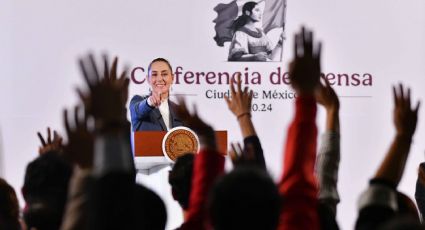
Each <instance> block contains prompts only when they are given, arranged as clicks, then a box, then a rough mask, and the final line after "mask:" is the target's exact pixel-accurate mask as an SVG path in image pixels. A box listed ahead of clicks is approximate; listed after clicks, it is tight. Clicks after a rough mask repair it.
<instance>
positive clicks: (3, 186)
mask: <svg viewBox="0 0 425 230" xmlns="http://www.w3.org/2000/svg"><path fill="white" fill-rule="evenodd" d="M0 229H7V230H20V229H21V224H20V218H19V202H18V198H17V197H16V193H15V190H14V189H13V188H12V186H10V185H9V184H8V183H7V182H6V181H5V180H4V179H3V178H0Z"/></svg>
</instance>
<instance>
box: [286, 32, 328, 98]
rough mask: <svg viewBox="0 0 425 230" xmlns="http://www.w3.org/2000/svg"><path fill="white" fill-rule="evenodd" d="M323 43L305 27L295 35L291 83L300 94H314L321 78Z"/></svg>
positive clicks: (290, 68)
mask: <svg viewBox="0 0 425 230" xmlns="http://www.w3.org/2000/svg"><path fill="white" fill-rule="evenodd" d="M320 53H321V44H320V43H318V44H315V43H314V40H313V32H311V31H309V30H306V29H305V28H304V27H303V28H302V29H301V32H300V33H298V34H296V35H295V43H294V60H293V61H292V62H291V64H290V66H289V76H290V79H291V85H292V87H293V88H294V89H295V91H296V92H297V93H298V94H313V92H314V90H315V88H316V86H317V85H318V84H319V79H320V71H321V70H320Z"/></svg>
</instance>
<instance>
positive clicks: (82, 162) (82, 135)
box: [63, 106, 94, 169]
mask: <svg viewBox="0 0 425 230" xmlns="http://www.w3.org/2000/svg"><path fill="white" fill-rule="evenodd" d="M79 114H80V113H79V107H78V106H76V107H75V108H74V126H73V127H72V126H71V124H70V120H69V118H68V111H67V110H66V109H65V110H64V111H63V121H64V126H65V130H66V135H67V136H68V143H67V144H66V145H65V156H66V157H67V158H68V159H69V160H70V161H71V162H73V163H75V164H77V165H78V166H79V167H80V168H87V169H89V168H91V167H92V166H93V155H94V134H93V132H92V131H90V130H89V129H88V127H87V116H86V115H85V114H84V116H83V117H80V116H79Z"/></svg>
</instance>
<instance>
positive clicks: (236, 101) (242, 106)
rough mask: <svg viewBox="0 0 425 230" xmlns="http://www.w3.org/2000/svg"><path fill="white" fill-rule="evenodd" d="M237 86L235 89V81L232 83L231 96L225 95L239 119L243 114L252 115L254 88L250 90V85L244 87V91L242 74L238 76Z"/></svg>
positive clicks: (231, 109) (230, 108) (229, 105)
mask: <svg viewBox="0 0 425 230" xmlns="http://www.w3.org/2000/svg"><path fill="white" fill-rule="evenodd" d="M236 84H237V88H236V90H235V86H234V82H233V81H231V83H230V93H231V98H228V97H227V96H224V99H225V100H226V103H227V106H228V107H229V110H230V111H232V113H233V114H234V115H235V116H236V118H237V119H239V118H241V117H242V116H251V102H252V94H253V92H252V90H249V91H248V87H244V90H243V91H242V81H241V75H240V74H239V75H238V76H237V78H236Z"/></svg>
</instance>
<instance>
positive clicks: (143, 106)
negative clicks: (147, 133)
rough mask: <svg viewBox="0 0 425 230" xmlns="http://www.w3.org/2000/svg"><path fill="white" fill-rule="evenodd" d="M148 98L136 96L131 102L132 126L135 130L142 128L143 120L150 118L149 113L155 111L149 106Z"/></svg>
mask: <svg viewBox="0 0 425 230" xmlns="http://www.w3.org/2000/svg"><path fill="white" fill-rule="evenodd" d="M147 99H148V97H141V96H139V95H136V96H134V97H133V98H132V99H131V101H130V115H131V125H132V127H133V130H136V129H137V127H139V126H140V123H141V120H142V119H145V118H146V117H148V116H149V113H150V112H151V111H152V110H153V109H154V107H151V106H149V105H148V101H147Z"/></svg>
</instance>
